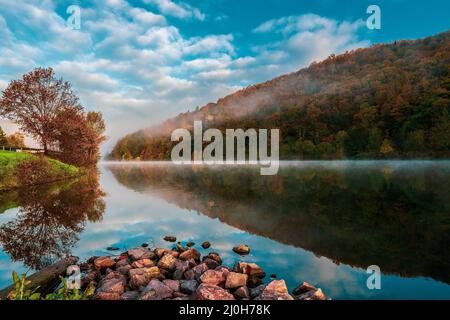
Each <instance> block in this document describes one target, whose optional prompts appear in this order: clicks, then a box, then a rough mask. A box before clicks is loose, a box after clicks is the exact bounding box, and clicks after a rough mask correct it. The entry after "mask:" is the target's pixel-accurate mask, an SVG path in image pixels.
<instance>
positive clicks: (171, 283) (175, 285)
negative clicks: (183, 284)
mask: <svg viewBox="0 0 450 320" xmlns="http://www.w3.org/2000/svg"><path fill="white" fill-rule="evenodd" d="M163 283H164V284H165V285H166V286H168V287H169V288H170V289H172V291H174V292H177V291H180V281H178V280H172V279H165V280H163Z"/></svg>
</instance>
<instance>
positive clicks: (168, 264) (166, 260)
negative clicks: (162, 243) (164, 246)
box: [158, 253, 177, 271]
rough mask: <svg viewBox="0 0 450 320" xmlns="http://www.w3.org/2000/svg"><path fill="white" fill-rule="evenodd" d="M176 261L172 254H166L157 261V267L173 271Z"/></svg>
mask: <svg viewBox="0 0 450 320" xmlns="http://www.w3.org/2000/svg"><path fill="white" fill-rule="evenodd" d="M176 261H177V259H176V258H175V257H174V256H173V255H172V254H170V253H166V254H165V255H163V256H162V258H161V259H160V260H159V261H158V267H160V268H161V269H165V270H169V271H174V270H175V263H176Z"/></svg>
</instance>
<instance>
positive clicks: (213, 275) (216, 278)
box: [200, 270, 226, 286]
mask: <svg viewBox="0 0 450 320" xmlns="http://www.w3.org/2000/svg"><path fill="white" fill-rule="evenodd" d="M225 280H226V277H225V274H224V272H221V271H216V270H207V271H206V272H205V273H203V274H202V275H201V276H200V281H201V282H202V283H206V284H211V285H214V286H218V285H219V284H221V283H224V282H225Z"/></svg>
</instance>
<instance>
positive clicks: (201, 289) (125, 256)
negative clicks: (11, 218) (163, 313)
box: [79, 239, 328, 300]
mask: <svg viewBox="0 0 450 320" xmlns="http://www.w3.org/2000/svg"><path fill="white" fill-rule="evenodd" d="M169 240H173V239H169ZM190 245H191V246H193V244H192V243H190ZM202 246H203V247H204V248H205V247H209V246H210V244H209V243H207V242H205V243H203V245H202ZM236 248H240V249H242V248H246V249H248V250H249V248H248V247H246V246H238V247H236ZM236 248H235V249H236ZM110 250H117V248H110ZM234 251H235V252H236V250H234ZM238 251H239V250H238ZM79 267H80V269H81V271H82V273H83V276H82V282H81V286H82V289H85V288H87V287H89V286H92V285H94V286H95V287H96V290H95V294H94V296H93V299H97V300H328V298H327V297H326V296H325V295H324V293H323V292H322V290H321V289H318V288H316V287H314V286H312V285H310V284H308V283H306V282H304V283H302V284H301V285H299V286H298V287H297V288H295V289H294V290H293V291H292V292H291V293H289V291H288V288H287V286H286V283H285V281H284V280H272V281H270V282H269V283H267V284H264V283H263V279H264V278H265V277H266V273H265V272H264V270H263V269H262V268H260V267H259V266H258V265H257V264H255V263H247V262H242V261H238V262H236V263H235V265H234V266H233V267H227V266H224V265H222V259H221V257H220V256H219V254H217V253H215V252H210V253H208V254H207V255H205V256H203V257H201V254H200V252H199V251H198V250H196V249H195V248H193V247H186V248H185V247H183V246H182V245H181V244H180V243H178V244H177V245H176V246H174V248H172V249H166V248H156V249H150V248H148V247H147V245H143V246H142V247H139V248H134V249H130V250H128V251H126V252H123V253H121V254H119V255H114V256H102V257H92V258H90V259H89V260H87V261H86V262H85V263H81V264H79Z"/></svg>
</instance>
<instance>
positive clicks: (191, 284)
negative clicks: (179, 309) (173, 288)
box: [180, 280, 198, 294]
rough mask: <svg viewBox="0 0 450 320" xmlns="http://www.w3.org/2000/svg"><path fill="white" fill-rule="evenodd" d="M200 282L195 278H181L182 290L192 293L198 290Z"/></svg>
mask: <svg viewBox="0 0 450 320" xmlns="http://www.w3.org/2000/svg"><path fill="white" fill-rule="evenodd" d="M197 287H198V282H197V281H195V280H181V281H180V292H182V293H185V294H192V293H194V292H195V290H197Z"/></svg>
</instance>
